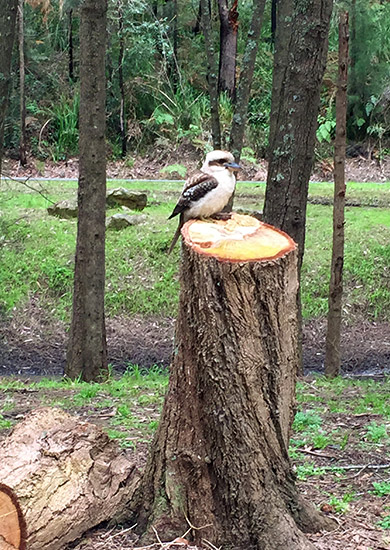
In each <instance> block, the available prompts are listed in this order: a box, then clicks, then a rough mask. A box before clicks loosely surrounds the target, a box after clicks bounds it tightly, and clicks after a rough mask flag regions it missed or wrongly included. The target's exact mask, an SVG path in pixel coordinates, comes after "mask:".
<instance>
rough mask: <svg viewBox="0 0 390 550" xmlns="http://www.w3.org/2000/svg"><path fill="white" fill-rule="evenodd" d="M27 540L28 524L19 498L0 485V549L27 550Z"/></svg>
mask: <svg viewBox="0 0 390 550" xmlns="http://www.w3.org/2000/svg"><path fill="white" fill-rule="evenodd" d="M26 539H27V533H26V524H25V521H24V518H23V515H22V511H21V509H20V506H19V503H18V499H17V496H16V495H15V493H14V492H13V491H12V489H11V488H10V487H8V486H7V485H4V484H3V483H0V549H4V550H5V549H9V548H12V549H13V548H17V549H18V550H25V548H26Z"/></svg>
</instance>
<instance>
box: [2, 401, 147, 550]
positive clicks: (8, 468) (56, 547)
mask: <svg viewBox="0 0 390 550" xmlns="http://www.w3.org/2000/svg"><path fill="white" fill-rule="evenodd" d="M137 481H138V473H137V470H136V468H135V465H134V463H133V462H132V461H131V460H130V458H129V457H128V456H127V455H126V454H125V453H124V452H122V451H121V450H120V449H119V447H118V445H117V444H116V443H115V442H114V441H112V440H110V439H109V437H108V436H107V434H106V433H105V432H104V431H103V430H102V428H100V427H98V426H95V425H94V424H90V423H88V422H84V421H82V420H80V419H78V418H75V417H72V416H71V415H69V414H67V413H66V412H64V411H61V410H60V409H54V408H43V409H37V410H35V411H32V412H31V413H30V414H29V415H28V416H27V417H26V418H25V419H24V420H23V421H22V422H20V423H19V424H17V426H16V427H15V428H14V430H13V431H12V433H11V434H10V435H9V436H8V437H7V439H5V440H4V441H3V442H2V444H1V445H0V482H1V483H3V484H6V485H7V486H8V487H10V488H12V494H13V495H15V496H16V498H17V504H18V506H20V509H21V511H22V512H23V515H24V518H25V521H26V525H27V532H28V538H27V547H28V549H29V550H60V549H61V548H64V547H65V546H66V544H67V543H69V542H71V541H74V540H76V539H78V538H79V537H80V536H81V535H82V534H83V533H85V532H86V531H87V530H88V529H91V528H92V527H94V526H96V525H98V524H99V523H101V522H103V521H107V520H110V519H112V518H113V517H115V516H116V514H118V513H120V512H121V511H122V509H123V507H124V506H125V505H126V503H127V502H128V501H129V500H130V499H131V497H132V494H133V492H134V488H135V485H136V484H137ZM12 517H13V518H14V515H13V516H12ZM9 518H10V520H11V515H10V516H9ZM13 521H14V520H13ZM14 523H15V522H14ZM11 527H12V525H11ZM0 533H1V534H2V531H0ZM4 539H5V540H6V541H7V542H8V540H7V538H6V537H4ZM0 548H1V545H0ZM4 548H6V546H5V547H4ZM16 548H23V546H21V547H18V546H16Z"/></svg>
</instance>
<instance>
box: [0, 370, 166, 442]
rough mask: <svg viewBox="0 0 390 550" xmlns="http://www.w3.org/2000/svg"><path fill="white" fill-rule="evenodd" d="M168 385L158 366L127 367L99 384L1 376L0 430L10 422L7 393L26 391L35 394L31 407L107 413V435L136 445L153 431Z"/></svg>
mask: <svg viewBox="0 0 390 550" xmlns="http://www.w3.org/2000/svg"><path fill="white" fill-rule="evenodd" d="M167 384H168V373H167V372H166V371H164V370H161V369H160V368H158V367H155V368H151V369H149V370H148V371H144V370H142V369H140V368H139V367H138V366H129V368H128V370H127V371H126V373H125V374H124V375H123V376H122V377H121V378H120V379H115V378H110V379H109V380H108V381H107V382H104V383H102V384H97V383H87V382H82V381H77V380H76V381H71V380H67V379H62V380H53V379H45V378H44V379H42V380H40V381H39V382H33V383H26V382H24V381H21V380H12V379H0V431H1V430H7V429H9V428H10V427H12V425H13V421H12V420H9V419H7V414H8V415H9V413H10V411H12V410H13V409H14V407H15V402H14V401H11V400H10V398H9V396H11V395H13V394H14V395H17V394H18V392H23V393H24V392H26V391H28V392H30V394H31V396H32V397H35V396H36V395H37V401H36V402H33V406H34V408H36V407H39V406H52V407H60V408H63V409H66V410H67V411H69V412H70V413H72V414H74V413H77V412H79V413H80V412H81V411H83V412H84V413H86V414H87V415H88V416H95V418H98V419H99V417H100V416H101V415H103V417H105V415H107V414H108V416H109V418H110V420H109V422H108V425H107V427H106V431H107V433H108V435H109V436H110V437H111V438H113V439H118V440H119V443H120V445H121V446H123V447H132V448H136V446H137V443H140V442H144V441H146V440H148V439H150V436H151V434H153V432H154V431H155V430H156V427H157V425H158V418H159V415H160V410H161V406H162V401H163V397H164V394H165V391H166V388H167ZM30 402H32V401H30ZM129 431H131V432H132V434H131V437H130V436H129Z"/></svg>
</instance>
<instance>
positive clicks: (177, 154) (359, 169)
mask: <svg viewBox="0 0 390 550" xmlns="http://www.w3.org/2000/svg"><path fill="white" fill-rule="evenodd" d="M202 156H203V152H202V151H200V150H199V149H197V148H196V147H194V146H193V145H191V144H189V143H184V144H182V145H180V146H179V147H178V148H177V149H176V150H174V151H172V152H170V153H167V150H166V148H159V147H156V148H155V149H154V150H153V152H152V153H151V154H149V155H147V156H145V157H137V158H135V159H132V160H131V162H128V161H126V160H119V161H118V160H116V161H109V162H108V164H107V177H108V178H119V179H164V178H165V179H168V180H171V179H183V177H182V176H180V175H179V174H178V173H177V172H171V171H169V172H166V171H164V169H165V168H166V167H169V166H172V165H175V164H180V165H182V166H185V167H186V168H187V174H190V173H191V172H192V171H194V170H196V169H198V168H199V162H200V160H199V159H200V158H202ZM240 164H241V166H242V171H241V172H240V175H239V179H241V180H242V181H265V180H266V179H267V162H266V161H265V160H263V159H261V160H259V161H258V163H257V164H253V163H250V162H248V161H246V160H245V159H242V160H241V161H240ZM3 175H5V176H9V177H34V178H36V177H45V178H77V177H78V159H77V158H70V159H67V160H65V161H59V162H53V161H50V160H46V161H44V162H43V161H37V160H36V159H34V158H32V157H28V158H27V165H26V166H25V167H22V166H20V164H19V162H18V161H17V160H14V159H11V158H7V157H6V158H5V159H4V161H3ZM311 179H312V181H332V179H333V160H332V159H331V158H329V159H322V160H319V161H318V162H317V163H316V165H315V168H314V172H313V175H312V178H311ZM346 179H347V181H361V182H368V181H373V182H385V181H389V180H390V158H385V159H383V160H382V161H379V160H378V159H375V158H374V159H367V158H364V157H363V156H357V157H354V158H347V160H346Z"/></svg>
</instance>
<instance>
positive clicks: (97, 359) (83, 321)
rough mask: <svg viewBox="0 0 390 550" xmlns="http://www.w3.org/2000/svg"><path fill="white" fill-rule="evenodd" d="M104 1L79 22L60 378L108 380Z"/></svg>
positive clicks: (86, 6)
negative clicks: (67, 301)
mask: <svg viewBox="0 0 390 550" xmlns="http://www.w3.org/2000/svg"><path fill="white" fill-rule="evenodd" d="M106 18H107V0H84V1H83V2H82V4H81V22H80V142H79V150H80V166H79V188H78V208H79V216H78V227H77V246H76V263H75V279H74V294H73V311H72V323H71V328H70V338H69V344H68V353H67V365H66V369H65V373H66V375H67V376H69V377H70V378H76V377H78V376H81V378H82V379H83V380H87V381H91V380H98V379H99V378H104V377H106V376H107V375H108V366H107V345H106V331H105V319H104V284H105V217H106V145H105V118H106V117H105V98H106V77H105V49H106Z"/></svg>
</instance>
